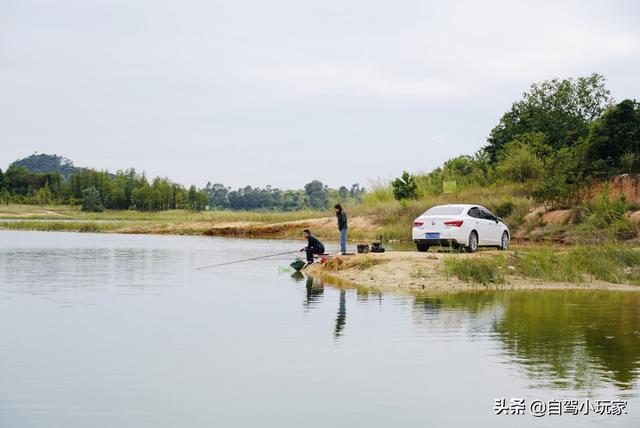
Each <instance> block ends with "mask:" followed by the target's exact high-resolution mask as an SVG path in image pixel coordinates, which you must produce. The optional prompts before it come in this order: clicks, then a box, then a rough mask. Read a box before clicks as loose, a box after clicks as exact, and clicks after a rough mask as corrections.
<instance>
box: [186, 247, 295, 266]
mask: <svg viewBox="0 0 640 428" xmlns="http://www.w3.org/2000/svg"><path fill="white" fill-rule="evenodd" d="M299 252H300V251H287V252H286V253H278V254H267V255H265V256H259V257H250V258H248V259H241V260H233V261H230V262H224V263H216V264H215V265H208V266H200V267H197V268H196V270H203V269H209V268H212V267H217V266H226V265H232V264H235V263H243V262H250V261H252V260H260V259H266V258H268V257H276V256H284V255H286V254H293V253H299Z"/></svg>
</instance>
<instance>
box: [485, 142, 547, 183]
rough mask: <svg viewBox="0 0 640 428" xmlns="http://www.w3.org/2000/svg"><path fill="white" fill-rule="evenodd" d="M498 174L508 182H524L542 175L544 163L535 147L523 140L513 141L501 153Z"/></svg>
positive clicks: (496, 169) (497, 168)
mask: <svg viewBox="0 0 640 428" xmlns="http://www.w3.org/2000/svg"><path fill="white" fill-rule="evenodd" d="M495 171H496V176H497V178H499V179H502V180H504V181H506V182H516V183H524V182H527V181H530V180H536V179H538V178H540V177H542V174H543V173H544V163H543V162H542V160H541V159H540V158H539V157H538V156H537V155H536V153H535V151H534V148H533V147H532V146H530V145H527V144H526V143H524V142H522V141H518V140H515V141H512V142H511V143H509V144H507V146H506V147H505V149H504V151H503V152H502V153H501V154H500V158H499V161H498V163H497V164H496V168H495Z"/></svg>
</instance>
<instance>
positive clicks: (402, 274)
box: [304, 251, 640, 292]
mask: <svg viewBox="0 0 640 428" xmlns="http://www.w3.org/2000/svg"><path fill="white" fill-rule="evenodd" d="M498 254H499V252H498V251H481V252H479V253H476V254H454V255H451V254H447V253H432V252H429V253H418V252H409V251H407V252H405V251H398V252H387V253H383V254H373V253H370V254H364V255H354V256H339V257H335V258H333V259H332V260H331V261H330V262H328V263H326V264H320V263H316V264H314V265H312V266H309V267H308V268H307V269H305V271H304V272H305V273H307V274H308V275H310V276H315V277H321V278H323V279H325V280H327V281H329V282H335V283H337V284H339V285H340V284H344V285H354V286H361V287H370V288H379V289H406V290H418V291H419V290H425V291H437V292H443V291H444V292H457V291H468V290H471V289H564V290H566V289H581V290H591V289H606V290H625V291H626V290H628V291H640V287H638V286H633V285H625V284H612V283H607V282H601V281H589V282H584V283H581V284H577V283H558V282H543V281H537V280H532V279H527V278H523V277H519V276H517V275H507V280H506V283H504V284H489V285H486V286H485V285H482V284H469V283H467V282H464V281H461V280H460V279H458V278H457V277H455V276H454V275H447V274H446V273H445V270H444V266H443V262H444V259H445V257H460V258H462V259H464V258H475V257H494V256H496V255H498Z"/></svg>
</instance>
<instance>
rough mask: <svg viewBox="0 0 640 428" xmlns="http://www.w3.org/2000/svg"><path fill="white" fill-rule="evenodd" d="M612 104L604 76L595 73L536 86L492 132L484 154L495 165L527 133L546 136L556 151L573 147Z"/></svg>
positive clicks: (516, 103)
mask: <svg viewBox="0 0 640 428" xmlns="http://www.w3.org/2000/svg"><path fill="white" fill-rule="evenodd" d="M612 101H613V98H612V97H611V95H610V92H609V90H608V89H607V88H606V86H605V78H604V76H601V75H599V74H595V73H594V74H592V75H591V76H589V77H579V78H577V79H564V80H559V79H553V80H547V81H545V82H542V83H534V84H533V85H531V88H530V90H529V92H525V93H523V97H522V99H521V100H520V101H516V102H515V103H513V105H512V106H511V110H509V111H508V112H506V113H505V114H504V115H503V116H502V118H501V119H500V122H499V123H498V125H497V126H496V127H494V128H493V129H492V130H491V134H490V136H489V138H488V139H487V141H488V143H489V144H488V145H487V146H486V147H485V150H486V151H487V153H488V154H489V156H490V159H491V161H492V162H495V161H497V160H498V155H499V153H500V152H501V151H502V150H503V149H504V147H505V146H506V145H507V144H508V143H509V142H511V141H513V140H515V139H517V138H518V136H520V135H522V134H525V133H527V132H540V133H542V134H544V135H545V137H546V139H547V144H549V145H550V146H551V147H552V148H553V149H554V150H558V149H560V148H562V147H568V146H571V145H572V144H574V143H576V142H577V140H578V139H579V138H580V137H583V136H585V135H586V134H587V132H588V125H589V124H590V123H591V122H593V121H594V120H595V119H596V118H598V117H599V116H600V115H601V114H602V113H603V112H604V111H605V109H606V108H607V107H608V106H610V105H611V103H612Z"/></svg>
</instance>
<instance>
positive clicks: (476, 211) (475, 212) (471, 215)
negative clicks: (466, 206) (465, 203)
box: [467, 207, 482, 218]
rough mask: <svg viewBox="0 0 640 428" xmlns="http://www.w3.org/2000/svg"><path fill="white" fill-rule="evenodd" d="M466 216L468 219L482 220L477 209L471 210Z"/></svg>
mask: <svg viewBox="0 0 640 428" xmlns="http://www.w3.org/2000/svg"><path fill="white" fill-rule="evenodd" d="M467 214H468V215H469V217H473V218H482V215H481V214H480V210H479V209H478V208H477V207H473V208H471V209H470V210H469V212H468V213H467Z"/></svg>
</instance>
